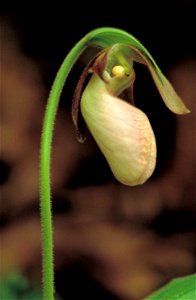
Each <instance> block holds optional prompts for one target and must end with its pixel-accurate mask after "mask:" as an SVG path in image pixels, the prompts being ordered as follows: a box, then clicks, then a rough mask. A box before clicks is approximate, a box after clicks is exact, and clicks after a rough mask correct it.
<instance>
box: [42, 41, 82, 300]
mask: <svg viewBox="0 0 196 300" xmlns="http://www.w3.org/2000/svg"><path fill="white" fill-rule="evenodd" d="M86 47H87V44H86V40H81V41H80V42H79V43H77V44H76V45H75V47H74V48H73V49H72V50H71V52H70V53H69V54H68V55H67V57H66V59H65V60H64V62H63V64H62V65H61V67H60V69H59V71H58V73H57V76H56V78H55V80H54V83H53V86H52V89H51V92H50V95H49V98H48V103H47V107H46V112H45V117H44V123H43V131H42V138H41V150H40V210H41V226H42V272H43V274H42V278H43V299H44V300H53V299H54V270H53V268H54V267H53V236H52V211H51V191H50V163H51V145H52V137H53V130H54V122H55V116H56V112H57V108H58V104H59V99H60V95H61V92H62V89H63V85H64V84H65V80H66V78H67V76H68V74H69V72H70V70H71V68H72V66H73V64H74V63H75V61H76V60H77V58H78V57H79V56H80V54H81V53H82V51H84V50H85V48H86Z"/></svg>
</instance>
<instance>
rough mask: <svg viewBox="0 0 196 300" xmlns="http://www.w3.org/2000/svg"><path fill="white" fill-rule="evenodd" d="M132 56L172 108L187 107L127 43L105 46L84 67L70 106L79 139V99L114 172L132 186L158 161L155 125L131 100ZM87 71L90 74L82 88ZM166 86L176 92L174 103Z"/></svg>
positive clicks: (148, 174) (88, 125) (147, 174)
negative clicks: (71, 106)
mask: <svg viewBox="0 0 196 300" xmlns="http://www.w3.org/2000/svg"><path fill="white" fill-rule="evenodd" d="M133 61H136V62H139V63H143V64H145V65H147V67H148V68H149V70H150V72H151V75H152V77H153V79H154V81H155V84H156V85H157V87H158V89H159V91H160V94H161V95H162V97H163V99H164V101H165V103H166V105H167V106H168V107H169V108H170V109H171V110H172V111H174V112H176V113H180V114H183V113H188V112H189V111H188V109H187V108H186V107H185V106H184V104H183V102H182V101H181V99H180V98H179V97H178V96H177V94H176V93H175V91H174V89H173V88H172V86H171V85H170V84H169V82H168V81H167V79H166V78H165V77H163V78H164V80H165V82H164V81H163V82H161V81H160V79H159V78H158V77H157V74H156V72H155V70H154V67H153V64H152V63H151V61H150V60H149V59H148V58H147V57H146V56H145V55H144V54H143V53H142V52H141V51H139V50H138V49H137V48H134V47H133V46H128V45H124V44H115V45H114V46H112V47H110V48H109V49H105V50H104V51H103V52H102V53H101V54H99V56H98V57H96V58H95V59H94V61H93V62H91V63H90V64H89V65H88V66H87V67H86V69H85V70H84V72H83V74H82V76H81V78H80V81H79V83H78V86H77V88H76V92H75V96H74V101H73V111H72V115H73V121H74V123H75V126H76V128H77V131H78V133H79V137H80V140H81V139H83V137H82V132H81V130H80V129H81V128H82V127H81V128H80V129H79V127H80V126H79V125H78V124H79V119H78V115H77V113H78V106H79V103H80V109H81V115H82V117H83V119H84V121H85V123H86V125H87V127H88V128H89V130H90V132H91V134H92V135H93V137H94V139H95V141H96V142H97V144H98V146H99V147H100V149H101V151H102V153H103V154H104V156H105V158H106V160H107V162H108V164H109V166H110V168H111V170H112V172H113V174H114V176H115V177H116V179H117V180H118V181H120V182H121V183H123V184H125V185H129V186H135V185H139V184H143V183H144V182H145V181H146V180H148V179H149V177H150V176H151V175H152V173H153V171H154V169H155V165H156V141H155V136H154V133H153V130H152V127H151V124H150V122H149V120H148V117H147V116H146V114H145V113H144V112H142V111H141V110H140V109H138V108H137V107H135V106H134V105H133V83H134V80H135V73H134V70H133ZM88 72H89V73H92V76H91V78H90V80H89V82H88V84H87V85H86V87H85V89H84V91H83V92H82V86H83V83H84V80H85V79H86V75H87V73H88ZM165 89H169V92H170V94H172V97H173V99H174V100H173V103H171V99H169V98H168V94H167V90H166V91H165ZM125 100H126V101H125ZM81 115H79V117H80V121H81ZM81 125H82V124H81Z"/></svg>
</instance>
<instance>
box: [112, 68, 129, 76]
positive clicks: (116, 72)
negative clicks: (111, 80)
mask: <svg viewBox="0 0 196 300" xmlns="http://www.w3.org/2000/svg"><path fill="white" fill-rule="evenodd" d="M112 75H113V76H117V77H123V76H125V75H127V72H126V69H125V67H123V66H114V67H113V68H112Z"/></svg>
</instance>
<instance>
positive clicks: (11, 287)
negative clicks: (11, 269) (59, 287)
mask: <svg viewBox="0 0 196 300" xmlns="http://www.w3.org/2000/svg"><path fill="white" fill-rule="evenodd" d="M0 290H1V292H0V298H1V300H8V299H9V300H16V299H20V300H41V299H42V293H41V290H39V289H38V288H37V287H35V286H32V285H31V284H30V283H29V281H28V280H27V278H25V277H24V276H22V275H21V274H20V273H12V274H10V275H9V276H7V277H5V278H4V279H2V281H1V282H0Z"/></svg>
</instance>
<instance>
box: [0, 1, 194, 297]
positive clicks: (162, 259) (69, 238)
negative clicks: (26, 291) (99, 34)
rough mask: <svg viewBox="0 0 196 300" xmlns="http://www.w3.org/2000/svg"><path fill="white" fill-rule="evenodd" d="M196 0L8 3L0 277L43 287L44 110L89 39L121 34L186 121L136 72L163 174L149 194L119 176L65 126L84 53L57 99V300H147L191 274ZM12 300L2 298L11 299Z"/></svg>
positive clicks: (4, 9) (138, 97)
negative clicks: (156, 72) (146, 55)
mask: <svg viewBox="0 0 196 300" xmlns="http://www.w3.org/2000/svg"><path fill="white" fill-rule="evenodd" d="M195 12H196V5H195V1H157V2H155V3H153V2H150V1H144V2H142V1H129V2H128V3H123V2H122V3H117V2H113V4H110V3H106V2H104V3H101V2H89V3H88V4H87V3H86V2H80V3H77V2H66V1H65V2H60V1H59V2H58V1H52V2H46V3H45V4H44V3H42V2H41V1H40V2H36V1H26V2H24V3H21V2H19V1H3V2H2V3H1V19H0V22H1V23H0V25H1V155H0V166H1V177H0V193H1V207H0V209H1V210H0V220H1V221H0V236H1V262H0V263H1V273H2V274H1V277H2V278H5V277H6V276H8V275H9V274H12V273H14V272H20V273H21V274H23V275H24V276H26V277H27V278H28V279H29V281H30V282H31V283H32V284H34V285H37V286H38V287H39V286H40V282H41V248H40V221H39V173H38V171H39V145H40V135H41V127H42V120H43V114H44V108H45V105H46V103H47V97H48V93H49V90H50V87H51V85H52V82H53V80H54V77H55V74H56V72H57V70H58V68H59V66H60V64H61V63H62V61H63V59H64V57H65V56H66V54H67V53H68V52H69V50H70V49H71V48H72V47H73V46H74V44H75V43H76V42H77V41H78V40H79V39H80V38H81V37H83V36H84V35H85V34H86V33H87V32H89V31H90V30H92V29H95V28H97V27H102V26H110V27H118V28H121V29H124V30H126V31H128V32H129V33H131V34H133V35H134V36H135V37H136V38H137V39H139V40H140V41H141V42H142V43H143V44H144V45H145V47H146V48H147V49H148V50H149V51H150V53H151V54H152V56H153V57H154V58H155V60H156V62H157V63H158V65H159V66H160V68H161V70H162V71H163V73H164V74H165V75H167V77H168V78H169V80H170V81H171V82H172V83H173V85H174V87H175V89H176V91H177V92H178V93H179V95H180V96H181V97H182V99H183V101H184V102H185V103H186V105H187V106H188V107H189V109H190V110H191V114H189V115H186V116H176V115H174V114H173V113H171V112H170V111H168V109H167V108H166V107H165V105H164V103H163V101H162V100H161V97H160V96H159V93H158V92H157V90H156V88H155V86H154V83H153V81H152V79H151V77H150V75H149V73H148V71H147V70H146V69H145V67H144V66H141V65H138V64H136V65H135V70H136V82H135V104H136V105H137V106H138V107H140V108H141V109H142V110H143V111H145V113H146V114H147V115H148V116H149V119H150V121H151V123H152V126H153V129H154V132H155V136H156V140H157V149H158V157H157V166H156V169H155V172H154V174H153V176H152V177H151V179H150V180H149V181H148V182H147V183H145V184H144V185H142V186H138V187H133V188H131V187H125V186H123V185H121V184H119V183H118V182H117V181H116V180H115V179H114V177H113V175H112V173H111V171H110V169H109V167H108V165H107V163H106V161H105V159H104V157H103V156H102V154H101V152H100V150H99V149H98V147H97V146H96V144H95V143H94V141H93V139H92V137H91V136H90V134H89V133H88V134H87V136H88V138H87V141H86V142H85V143H84V144H79V143H78V142H77V141H76V137H75V132H74V128H73V124H72V121H71V117H70V109H71V100H72V95H73V92H74V87H75V85H76V83H77V80H78V78H79V76H80V73H81V70H82V69H83V67H84V66H85V63H86V62H87V60H88V59H89V57H90V54H91V52H87V53H85V55H83V57H82V58H81V59H80V61H79V62H78V63H77V64H76V66H75V67H74V69H73V71H72V73H71V74H70V76H69V78H68V80H67V83H66V86H65V89H64V91H63V93H62V97H61V103H60V108H59V111H58V116H57V122H56V127H55V136H54V144H53V161H52V190H53V215H54V241H55V248H54V253H55V254H54V255H55V271H56V273H55V274H56V290H57V293H58V294H59V295H60V296H61V298H62V299H67V300H68V299H70V300H72V299H76V298H77V297H78V294H79V295H80V298H82V299H120V300H121V299H123V300H124V299H130V300H137V299H142V298H143V297H145V296H146V295H148V294H149V293H150V292H152V291H154V290H155V289H157V288H158V287H160V286H162V285H163V284H164V283H166V282H168V281H169V280H170V279H171V278H174V277H177V276H184V275H187V274H191V273H193V272H195V271H196V265H195V258H196V255H195V254H196V253H195V250H196V249H195V244H196V241H195V229H196V206H195V198H196V197H195V196H196V195H195V194H196V193H195V179H196V178H195V153H196V149H195V128H196V127H195V101H196V90H195V89H196V88H195V84H196V64H195V41H194V40H195V30H194V28H195V24H194V23H195ZM6 300H7V299H6Z"/></svg>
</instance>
